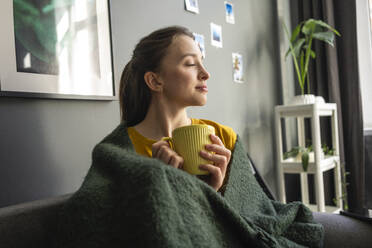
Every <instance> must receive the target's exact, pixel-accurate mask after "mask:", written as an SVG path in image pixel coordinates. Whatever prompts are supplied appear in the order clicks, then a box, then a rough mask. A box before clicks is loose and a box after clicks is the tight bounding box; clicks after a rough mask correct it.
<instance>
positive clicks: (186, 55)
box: [180, 53, 203, 60]
mask: <svg viewBox="0 0 372 248" xmlns="http://www.w3.org/2000/svg"><path fill="white" fill-rule="evenodd" d="M188 56H191V57H196V58H198V54H196V53H185V54H184V55H182V56H181V58H180V60H183V59H184V58H185V57H188ZM201 59H203V57H201Z"/></svg>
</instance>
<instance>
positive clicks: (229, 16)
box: [225, 1, 235, 24]
mask: <svg viewBox="0 0 372 248" xmlns="http://www.w3.org/2000/svg"><path fill="white" fill-rule="evenodd" d="M225 13H226V22H227V23H231V24H235V16H234V8H233V4H232V3H230V2H227V1H225Z"/></svg>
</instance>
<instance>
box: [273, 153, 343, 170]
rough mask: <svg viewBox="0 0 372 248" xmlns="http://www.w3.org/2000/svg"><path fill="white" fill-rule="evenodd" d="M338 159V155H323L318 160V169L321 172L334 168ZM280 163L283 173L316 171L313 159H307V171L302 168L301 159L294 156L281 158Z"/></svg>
mask: <svg viewBox="0 0 372 248" xmlns="http://www.w3.org/2000/svg"><path fill="white" fill-rule="evenodd" d="M339 161H340V158H339V156H324V159H322V160H321V161H320V166H319V167H320V170H321V171H322V172H324V171H327V170H331V169H333V168H335V166H336V165H337V162H339ZM280 165H281V166H282V167H283V171H284V172H285V173H302V172H307V173H310V174H315V173H316V164H315V162H314V161H311V160H310V161H309V165H308V169H307V171H304V170H303V167H302V163H301V160H297V159H296V158H288V159H285V160H283V161H282V162H281V163H280Z"/></svg>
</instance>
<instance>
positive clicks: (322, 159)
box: [275, 103, 342, 213]
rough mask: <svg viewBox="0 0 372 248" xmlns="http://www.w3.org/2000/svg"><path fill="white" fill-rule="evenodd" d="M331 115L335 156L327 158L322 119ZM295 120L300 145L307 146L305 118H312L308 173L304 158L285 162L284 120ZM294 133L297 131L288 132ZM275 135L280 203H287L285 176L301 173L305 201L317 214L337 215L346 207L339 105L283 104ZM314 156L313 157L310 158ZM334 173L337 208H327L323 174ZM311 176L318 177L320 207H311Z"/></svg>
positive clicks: (316, 195) (316, 192)
mask: <svg viewBox="0 0 372 248" xmlns="http://www.w3.org/2000/svg"><path fill="white" fill-rule="evenodd" d="M322 116H330V117H331V118H330V119H331V124H332V127H331V128H332V148H333V149H334V154H335V155H334V156H324V155H323V152H322V144H321V143H322V142H321V137H320V128H321V127H320V117H322ZM287 117H294V118H296V120H297V136H298V146H301V147H305V143H306V142H305V118H309V119H310V124H311V140H312V147H313V152H312V153H311V154H309V160H310V161H309V165H308V169H307V171H304V170H303V167H302V163H301V159H300V158H299V157H298V158H288V159H285V160H283V137H282V121H281V119H282V118H287ZM288 131H293V130H288ZM275 133H276V145H277V151H276V154H277V162H278V170H277V173H278V181H279V196H280V201H282V202H286V194H285V183H284V180H285V178H284V174H286V173H292V174H299V175H300V179H301V199H302V202H303V203H305V204H306V205H308V206H309V207H310V209H311V210H313V211H319V212H330V213H333V212H337V211H339V210H340V209H341V208H342V199H341V195H342V190H341V172H340V157H339V154H340V153H339V140H338V122H337V105H336V104H335V103H314V104H303V105H281V106H276V107H275ZM310 155H311V156H310ZM331 169H332V170H333V172H334V176H335V195H336V197H337V199H338V200H337V205H338V206H337V207H333V206H326V205H325V200H324V182H323V172H324V171H327V170H331ZM308 174H314V179H315V180H314V188H315V189H314V190H315V198H316V202H317V205H309V190H308Z"/></svg>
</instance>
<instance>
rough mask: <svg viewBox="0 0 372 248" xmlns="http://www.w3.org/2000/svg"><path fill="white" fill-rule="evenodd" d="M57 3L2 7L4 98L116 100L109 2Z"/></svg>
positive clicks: (9, 1)
mask: <svg viewBox="0 0 372 248" xmlns="http://www.w3.org/2000/svg"><path fill="white" fill-rule="evenodd" d="M23 2H24V3H23ZM39 2H42V1H39ZM22 3H23V5H20V4H22ZM55 3H56V2H54V1H51V2H50V3H49V4H43V3H40V4H39V3H38V4H35V1H31V0H21V1H19V0H18V1H13V0H3V1H1V3H0V14H1V16H2V17H3V22H2V23H0V36H1V37H7V38H6V39H5V38H3V39H1V40H0V96H5V97H31V98H58V99H83V100H115V99H116V98H117V97H116V95H115V83H114V73H113V58H112V42H111V24H110V5H109V1H108V0H107V1H102V0H89V1H88V0H83V1H76V2H71V1H66V2H64V3H63V4H61V3H60V4H58V5H57V4H55ZM25 6H26V7H25Z"/></svg>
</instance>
